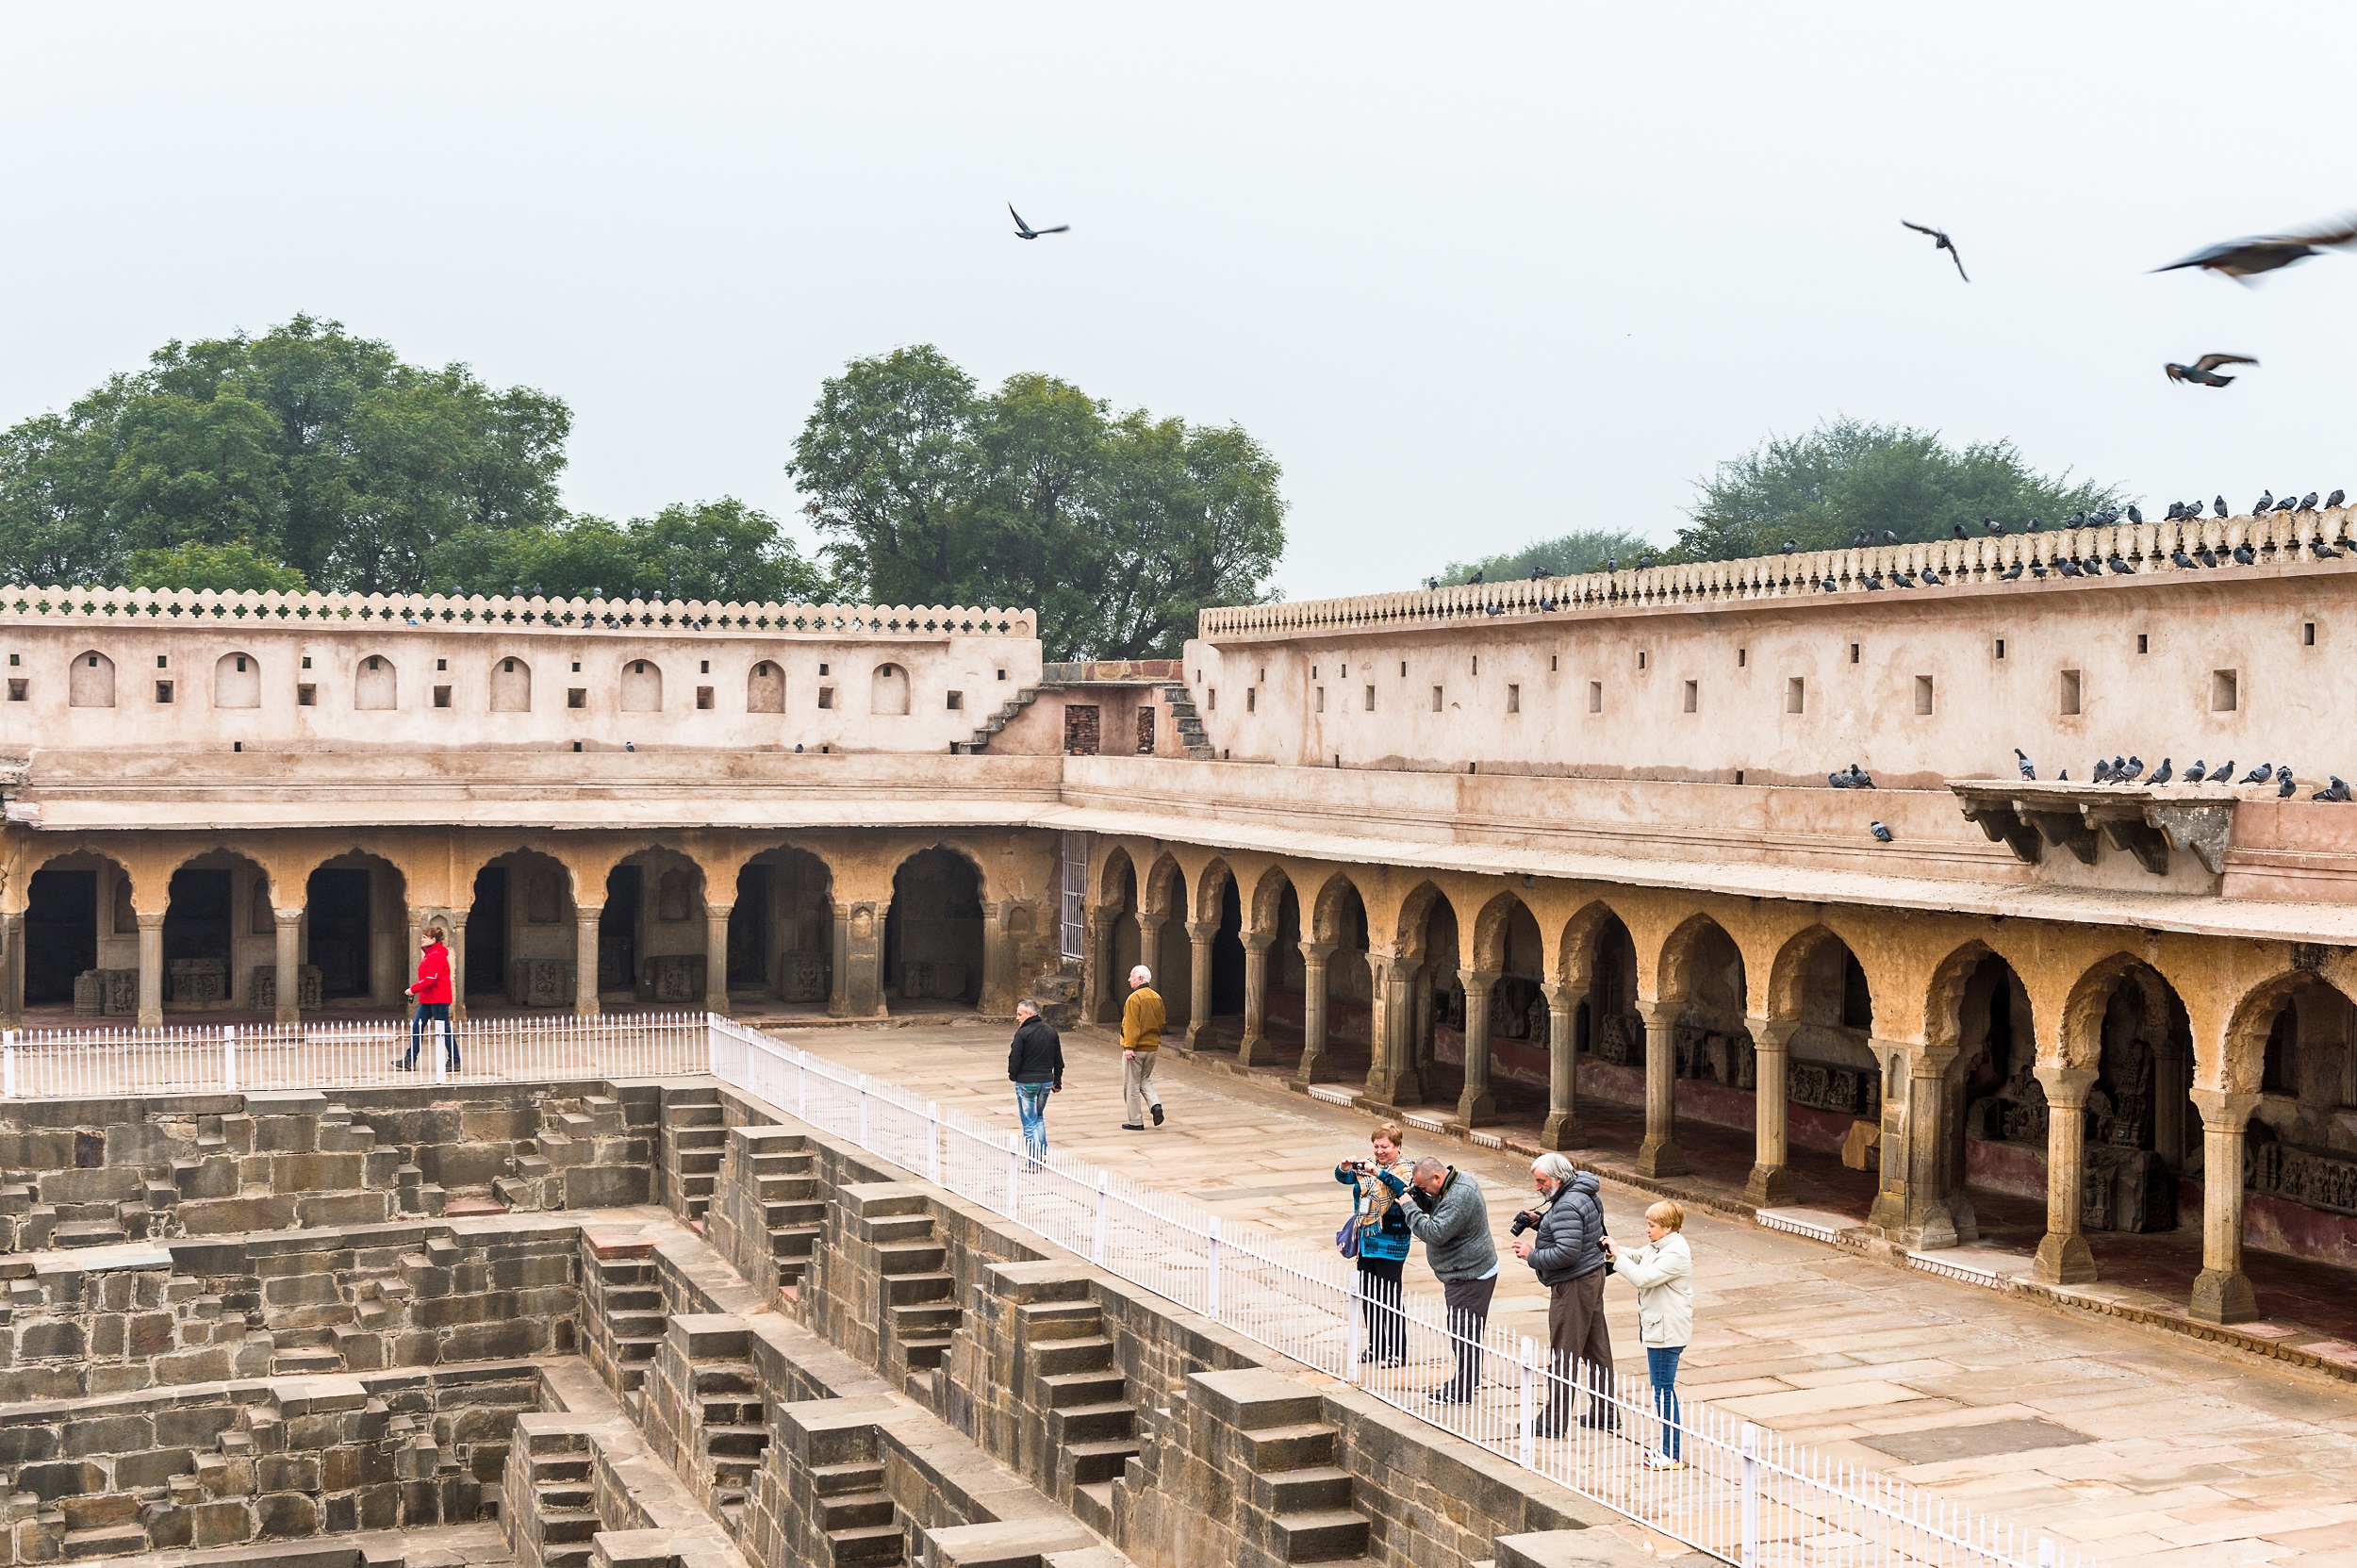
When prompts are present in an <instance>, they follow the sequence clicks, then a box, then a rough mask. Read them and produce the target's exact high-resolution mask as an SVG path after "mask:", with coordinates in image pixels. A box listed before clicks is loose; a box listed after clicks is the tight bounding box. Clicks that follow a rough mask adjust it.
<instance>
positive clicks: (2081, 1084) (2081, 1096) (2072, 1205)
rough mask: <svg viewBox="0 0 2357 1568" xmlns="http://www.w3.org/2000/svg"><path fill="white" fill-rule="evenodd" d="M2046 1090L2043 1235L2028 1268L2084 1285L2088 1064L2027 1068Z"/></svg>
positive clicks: (2091, 1081)
mask: <svg viewBox="0 0 2357 1568" xmlns="http://www.w3.org/2000/svg"><path fill="white" fill-rule="evenodd" d="M2032 1070H2033V1071H2034V1072H2036V1075H2037V1081H2038V1083H2039V1084H2040V1086H2042V1087H2043V1088H2044V1089H2045V1090H2046V1236H2045V1239H2043V1240H2042V1241H2040V1242H2039V1243H2038V1244H2037V1257H2036V1260H2035V1261H2034V1262H2033V1263H2032V1264H2031V1271H2032V1272H2033V1273H2034V1274H2035V1275H2036V1277H2037V1278H2038V1279H2043V1280H2045V1281H2046V1282H2047V1283H2048V1284H2050V1285H2083V1284H2085V1283H2086V1282H2087V1281H2088V1280H2090V1279H2094V1278H2095V1254H2094V1253H2093V1252H2091V1251H2089V1250H2088V1249H2087V1239H2086V1237H2085V1235H2084V1234H2082V1233H2081V1231H2080V1222H2079V1215H2080V1204H2081V1202H2082V1199H2083V1196H2084V1191H2085V1186H2086V1162H2087V1118H2086V1104H2087V1091H2088V1090H2089V1089H2091V1088H2093V1087H2095V1069H2094V1068H2093V1067H2062V1066H2052V1067H2050V1066H2046V1065H2039V1066H2037V1067H2036V1068H2033V1069H2032Z"/></svg>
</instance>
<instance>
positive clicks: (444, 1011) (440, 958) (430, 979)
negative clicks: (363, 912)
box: [394, 926, 458, 1072]
mask: <svg viewBox="0 0 2357 1568" xmlns="http://www.w3.org/2000/svg"><path fill="white" fill-rule="evenodd" d="M424 942H425V947H424V950H423V951H421V952H420V953H419V955H418V982H417V983H416V984H415V985H412V986H410V987H409V995H410V996H411V997H412V998H413V999H416V1001H417V1004H418V1011H417V1013H416V1014H415V1015H413V1016H412V1017H411V1018H410V1020H409V1054H408V1055H406V1056H404V1057H403V1058H402V1059H401V1061H400V1062H398V1063H396V1064H394V1065H396V1066H398V1067H400V1068H401V1070H402V1071H403V1072H415V1071H416V1070H417V1067H418V1048H419V1047H420V1045H421V1044H422V1043H423V1041H424V1037H425V1026H426V1023H427V1021H428V1020H429V1019H431V1020H433V1021H434V1022H437V1023H438V1024H440V1025H441V1026H442V1038H443V1039H444V1040H445V1041H447V1042H448V1049H449V1052H450V1070H451V1071H452V1072H456V1071H457V1070H458V1031H457V1030H455V1029H453V1028H452V1027H451V1021H450V1004H451V995H452V994H451V985H450V949H448V948H446V947H444V946H443V945H442V928H441V927H439V926H428V927H426V928H425V937H424Z"/></svg>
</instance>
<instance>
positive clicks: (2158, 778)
mask: <svg viewBox="0 0 2357 1568" xmlns="http://www.w3.org/2000/svg"><path fill="white" fill-rule="evenodd" d="M2144 782H2145V783H2146V784H2167V783H2168V759H2167V757H2163V758H2162V759H2161V766H2160V767H2155V768H2154V769H2152V776H2151V778H2149V779H2147V780H2145V781H2144Z"/></svg>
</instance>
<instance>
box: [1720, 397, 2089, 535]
mask: <svg viewBox="0 0 2357 1568" xmlns="http://www.w3.org/2000/svg"><path fill="white" fill-rule="evenodd" d="M1697 488H1698V490H1699V491H1700V494H1699V495H1698V496H1697V497H1696V499H1695V502H1694V504H1693V506H1692V507H1691V508H1690V509H1689V513H1688V515H1689V518H1690V519H1691V520H1690V521H1689V523H1688V524H1687V526H1686V527H1684V528H1681V529H1680V530H1678V547H1677V552H1676V555H1675V557H1674V558H1678V559H1685V560H1695V561H1724V560H1734V559H1737V558H1739V557H1741V556H1745V555H1772V554H1773V553H1776V552H1777V551H1778V550H1780V549H1782V548H1783V546H1784V541H1785V540H1787V539H1794V540H1797V541H1798V542H1799V544H1800V546H1801V548H1802V549H1804V550H1833V549H1838V548H1843V547H1846V546H1847V545H1848V544H1849V543H1850V541H1851V540H1852V539H1853V538H1854V537H1855V536H1857V534H1858V533H1859V532H1860V531H1861V530H1863V531H1864V532H1866V533H1868V534H1871V536H1873V539H1874V541H1875V542H1876V543H1880V542H1882V536H1883V535H1884V533H1885V532H1886V531H1887V532H1889V533H1891V534H1895V535H1896V536H1898V537H1899V538H1900V539H1901V540H1903V541H1905V542H1908V543H1913V542H1916V541H1918V540H1923V539H1934V538H1947V537H1950V536H1951V535H1952V534H1953V529H1954V525H1955V524H1957V523H1963V524H1964V525H1965V526H1966V527H1967V528H1968V529H1970V530H1971V531H1972V532H1973V533H1975V534H1977V533H1979V532H1981V530H1982V520H1983V519H1984V518H1995V519H1996V520H1999V521H2000V522H2003V523H2004V524H2005V525H2006V526H2007V527H2008V528H2015V527H2019V525H2020V524H2021V523H2023V522H2026V521H2027V520H2030V519H2031V518H2037V519H2040V520H2043V521H2045V522H2047V523H2050V524H2051V523H2054V522H2059V521H2060V520H2063V519H2064V518H2066V517H2069V515H2070V514H2071V513H2073V512H2077V511H2083V510H2092V509H2095V508H2098V507H2101V506H2105V505H2110V504H2115V503H2118V500H2119V499H2120V493H2119V489H2118V487H2117V486H2111V485H2097V484H2094V483H2092V482H2088V481H2078V482H2074V481H2073V480H2072V479H2071V478H2070V476H2069V473H2068V472H2067V471H2066V472H2064V473H2062V474H2057V475H2051V476H2050V475H2046V474H2041V473H2038V472H2037V471H2036V470H2033V469H2032V468H2031V467H2030V466H2029V465H2028V464H2027V463H2026V462H2024V461H2023V460H2022V457H2021V454H2019V452H2017V451H2016V450H2015V449H2014V445H2013V443H2012V442H2010V441H1984V442H1979V443H1976V444H1973V445H1970V446H1967V447H1965V448H1963V449H1962V450H1958V449H1956V448H1953V447H1951V446H1949V445H1948V444H1947V443H1945V442H1944V441H1942V440H1941V439H1940V438H1939V435H1938V433H1937V431H1928V430H1912V429H1907V428H1905V427H1904V426H1900V425H1889V424H1871V423H1867V422H1865V421H1859V420H1850V419H1841V420H1829V421H1825V422H1824V423H1822V424H1821V425H1819V426H1818V427H1817V428H1816V429H1814V430H1812V431H1810V432H1808V433H1807V434H1806V435H1804V436H1792V437H1770V438H1769V439H1768V440H1766V441H1763V442H1761V443H1760V444H1759V445H1758V446H1757V447H1755V448H1754V449H1753V450H1752V451H1750V452H1747V453H1745V454H1742V455H1741V456H1739V457H1737V458H1734V459H1731V460H1730V461H1728V462H1724V463H1722V464H1720V465H1719V470H1718V472H1717V473H1715V474H1714V475H1712V476H1711V477H1710V478H1709V479H1707V480H1705V481H1703V482H1702V483H1701V484H1700V485H1699V486H1698V487H1697Z"/></svg>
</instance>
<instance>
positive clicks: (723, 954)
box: [704, 900, 736, 1016]
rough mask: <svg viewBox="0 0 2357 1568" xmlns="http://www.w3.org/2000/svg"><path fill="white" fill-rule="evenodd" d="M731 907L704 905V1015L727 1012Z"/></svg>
mask: <svg viewBox="0 0 2357 1568" xmlns="http://www.w3.org/2000/svg"><path fill="white" fill-rule="evenodd" d="M735 908H736V905H735V904H733V903H725V904H716V903H714V902H712V901H711V900H705V901H704V1011H705V1012H707V1013H717V1014H720V1015H723V1016H726V1015H727V1014H728V1010H729V916H730V914H731V913H732V912H733V910H734V909H735Z"/></svg>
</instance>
